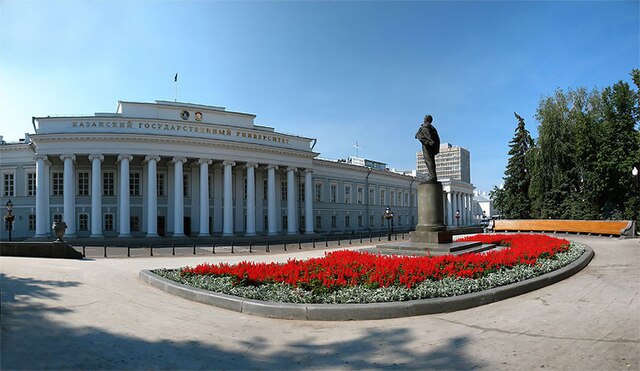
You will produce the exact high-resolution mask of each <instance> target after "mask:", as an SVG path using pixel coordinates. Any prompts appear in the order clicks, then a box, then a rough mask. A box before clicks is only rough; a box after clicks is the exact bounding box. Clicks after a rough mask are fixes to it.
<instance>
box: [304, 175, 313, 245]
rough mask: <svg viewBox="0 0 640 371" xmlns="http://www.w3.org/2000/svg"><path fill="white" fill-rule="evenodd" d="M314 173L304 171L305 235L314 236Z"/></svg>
mask: <svg viewBox="0 0 640 371" xmlns="http://www.w3.org/2000/svg"><path fill="white" fill-rule="evenodd" d="M313 188H314V185H313V171H312V170H310V169H307V170H305V171H304V233H305V234H313V233H314V232H313Z"/></svg>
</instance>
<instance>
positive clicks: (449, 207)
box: [447, 191, 453, 227]
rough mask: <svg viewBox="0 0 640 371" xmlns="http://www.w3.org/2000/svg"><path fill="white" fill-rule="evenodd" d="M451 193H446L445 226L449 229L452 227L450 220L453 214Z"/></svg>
mask: <svg viewBox="0 0 640 371" xmlns="http://www.w3.org/2000/svg"><path fill="white" fill-rule="evenodd" d="M451 209H452V205H451V191H449V192H447V226H449V227H451V226H452V225H453V221H452V220H451V218H452V215H453V212H452V211H451Z"/></svg>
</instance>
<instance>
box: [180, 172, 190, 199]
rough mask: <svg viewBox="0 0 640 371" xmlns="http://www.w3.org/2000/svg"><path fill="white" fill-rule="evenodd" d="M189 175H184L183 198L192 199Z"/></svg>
mask: <svg viewBox="0 0 640 371" xmlns="http://www.w3.org/2000/svg"><path fill="white" fill-rule="evenodd" d="M189 190H190V188H189V175H187V174H184V175H182V196H183V197H191V192H189Z"/></svg>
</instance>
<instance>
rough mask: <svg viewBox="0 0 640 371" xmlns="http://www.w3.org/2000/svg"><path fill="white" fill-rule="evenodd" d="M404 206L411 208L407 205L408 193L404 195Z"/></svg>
mask: <svg viewBox="0 0 640 371" xmlns="http://www.w3.org/2000/svg"><path fill="white" fill-rule="evenodd" d="M404 206H411V205H409V192H407V193H405V194H404Z"/></svg>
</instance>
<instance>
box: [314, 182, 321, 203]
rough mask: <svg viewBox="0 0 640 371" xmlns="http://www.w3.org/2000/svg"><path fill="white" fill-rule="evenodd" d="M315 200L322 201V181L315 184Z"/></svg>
mask: <svg viewBox="0 0 640 371" xmlns="http://www.w3.org/2000/svg"><path fill="white" fill-rule="evenodd" d="M315 201H316V202H322V183H316V184H315Z"/></svg>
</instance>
